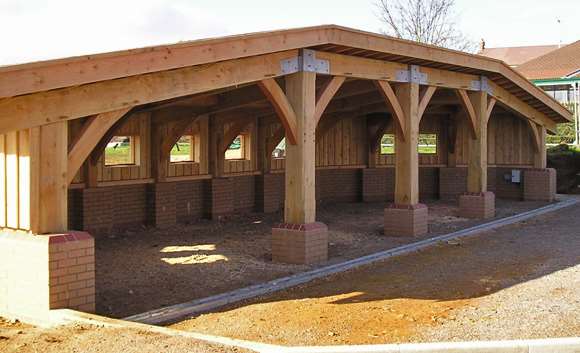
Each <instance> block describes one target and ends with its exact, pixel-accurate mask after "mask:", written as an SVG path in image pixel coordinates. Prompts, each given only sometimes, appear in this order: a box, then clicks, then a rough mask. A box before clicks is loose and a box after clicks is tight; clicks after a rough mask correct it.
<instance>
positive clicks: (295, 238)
mask: <svg viewBox="0 0 580 353" xmlns="http://www.w3.org/2000/svg"><path fill="white" fill-rule="evenodd" d="M327 258H328V228H327V227H326V225H325V224H324V223H320V222H315V223H309V224H287V223H281V224H278V225H277V226H275V227H273V228H272V260H274V261H276V262H283V263H289V264H312V263H318V262H324V261H326V259H327Z"/></svg>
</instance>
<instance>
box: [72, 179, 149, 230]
mask: <svg viewBox="0 0 580 353" xmlns="http://www.w3.org/2000/svg"><path fill="white" fill-rule="evenodd" d="M82 205H83V211H82V214H83V218H82V220H83V221H82V226H83V230H86V231H88V232H89V233H91V234H92V235H99V234H105V233H110V232H114V231H119V230H124V229H129V228H134V227H139V226H141V225H143V224H146V222H147V216H148V211H147V209H148V205H147V185H144V184H143V185H126V186H111V187H102V188H90V189H84V190H83V194H82Z"/></svg>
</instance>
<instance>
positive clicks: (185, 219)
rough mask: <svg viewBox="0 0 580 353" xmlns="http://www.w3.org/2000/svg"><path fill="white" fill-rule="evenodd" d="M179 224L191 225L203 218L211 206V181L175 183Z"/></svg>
mask: <svg viewBox="0 0 580 353" xmlns="http://www.w3.org/2000/svg"><path fill="white" fill-rule="evenodd" d="M175 185H176V192H175V204H176V207H175V208H176V212H177V222H179V223H189V222H194V221H196V220H199V219H201V218H203V216H204V212H205V210H206V209H207V208H208V206H209V200H208V189H209V181H207V180H192V181H182V182H178V183H175Z"/></svg>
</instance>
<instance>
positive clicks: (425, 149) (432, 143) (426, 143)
mask: <svg viewBox="0 0 580 353" xmlns="http://www.w3.org/2000/svg"><path fill="white" fill-rule="evenodd" d="M418 149H419V154H437V135H436V134H419V146H418Z"/></svg>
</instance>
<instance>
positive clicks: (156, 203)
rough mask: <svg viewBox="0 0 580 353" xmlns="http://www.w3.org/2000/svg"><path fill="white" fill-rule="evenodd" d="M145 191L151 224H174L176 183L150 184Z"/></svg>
mask: <svg viewBox="0 0 580 353" xmlns="http://www.w3.org/2000/svg"><path fill="white" fill-rule="evenodd" d="M147 192H148V194H147V196H148V206H149V209H148V211H149V222H151V225H152V226H155V227H157V228H167V227H171V226H174V225H175V224H176V223H177V210H176V202H175V195H176V184H175V183H157V184H151V185H149V188H148V190H147Z"/></svg>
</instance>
